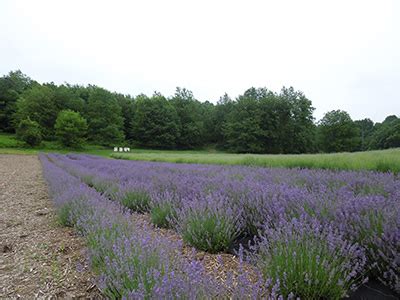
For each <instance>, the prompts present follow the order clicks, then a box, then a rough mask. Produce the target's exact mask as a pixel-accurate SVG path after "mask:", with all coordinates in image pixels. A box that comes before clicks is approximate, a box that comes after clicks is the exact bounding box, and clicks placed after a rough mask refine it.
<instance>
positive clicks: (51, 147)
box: [0, 133, 112, 157]
mask: <svg viewBox="0 0 400 300" xmlns="http://www.w3.org/2000/svg"><path fill="white" fill-rule="evenodd" d="M40 152H44V153H49V152H53V153H54V152H55V153H71V152H77V153H87V154H93V155H100V156H105V157H110V155H111V154H112V149H111V148H107V147H102V146H98V145H85V146H84V147H83V148H82V149H68V148H63V147H62V146H61V145H59V144H58V143H57V142H49V141H43V142H42V143H41V144H40V146H38V147H34V148H31V147H29V146H26V145H25V144H24V143H23V142H21V141H19V140H17V139H16V137H15V135H13V134H5V133H0V154H38V153H40Z"/></svg>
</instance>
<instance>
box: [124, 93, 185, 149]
mask: <svg viewBox="0 0 400 300" xmlns="http://www.w3.org/2000/svg"><path fill="white" fill-rule="evenodd" d="M134 115H135V118H134V120H133V126H132V136H133V138H134V140H135V141H136V143H137V144H139V145H140V146H144V147H153V148H167V149H168V148H173V147H175V145H176V142H177V140H178V138H179V129H178V116H177V114H176V111H175V108H174V107H173V106H172V104H171V103H170V102H169V101H168V100H167V99H165V97H163V96H162V95H161V94H158V93H155V94H154V95H153V96H152V97H151V98H148V97H147V96H145V95H139V96H137V97H136V101H135V112H134Z"/></svg>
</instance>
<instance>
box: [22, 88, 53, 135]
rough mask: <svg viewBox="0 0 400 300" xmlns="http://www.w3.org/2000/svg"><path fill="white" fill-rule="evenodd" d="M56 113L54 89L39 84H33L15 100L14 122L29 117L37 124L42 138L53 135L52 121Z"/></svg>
mask: <svg viewBox="0 0 400 300" xmlns="http://www.w3.org/2000/svg"><path fill="white" fill-rule="evenodd" d="M57 114H58V110H57V107H56V105H55V101H54V91H53V90H52V89H51V88H49V87H47V86H42V85H40V84H34V85H33V86H32V87H31V88H30V89H27V90H25V91H24V92H23V93H22V94H21V96H20V98H19V99H18V101H17V111H16V113H15V122H16V124H19V123H20V122H21V121H22V120H25V119H27V118H30V119H31V120H32V121H35V122H37V123H38V124H39V126H40V128H41V131H42V134H43V138H45V139H50V138H52V137H53V136H54V123H55V121H56V118H57Z"/></svg>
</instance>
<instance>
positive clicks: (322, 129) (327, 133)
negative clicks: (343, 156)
mask: <svg viewBox="0 0 400 300" xmlns="http://www.w3.org/2000/svg"><path fill="white" fill-rule="evenodd" d="M318 129H319V138H320V145H321V149H323V150H324V151H325V152H343V151H354V150H356V149H357V146H358V144H359V129H358V127H357V126H356V125H355V124H354V122H353V120H352V119H351V117H350V115H349V114H348V113H347V112H345V111H343V110H332V111H330V112H327V113H326V114H325V115H324V117H323V118H322V119H321V121H320V122H319V128H318Z"/></svg>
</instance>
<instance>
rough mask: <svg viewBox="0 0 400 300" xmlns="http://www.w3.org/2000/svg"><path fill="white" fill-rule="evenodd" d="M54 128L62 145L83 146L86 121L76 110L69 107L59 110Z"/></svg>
mask: <svg viewBox="0 0 400 300" xmlns="http://www.w3.org/2000/svg"><path fill="white" fill-rule="evenodd" d="M54 128H55V129H56V136H57V138H58V139H59V141H60V142H61V144H63V145H64V146H67V147H75V148H80V147H82V146H83V143H84V141H85V135H86V131H87V123H86V120H85V119H84V118H82V117H81V115H80V114H79V113H78V112H74V111H72V110H69V109H67V110H62V111H60V113H59V114H58V117H57V120H56V124H55V126H54Z"/></svg>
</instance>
